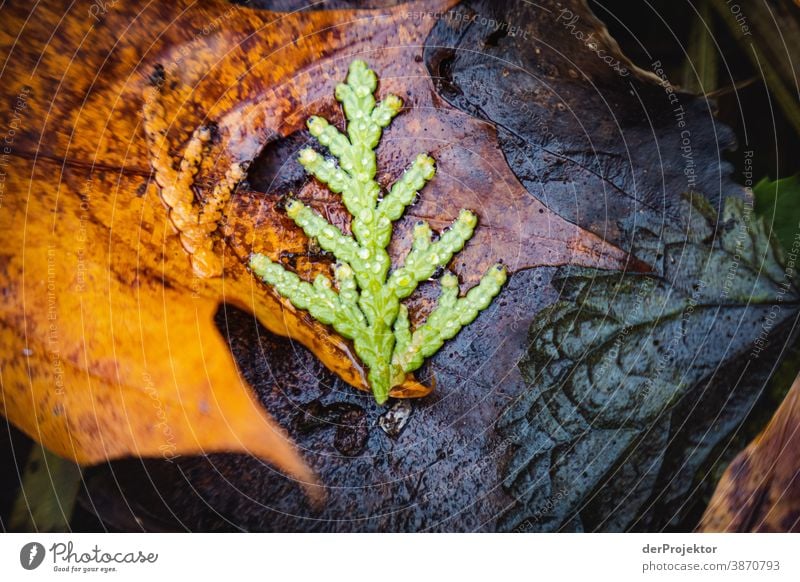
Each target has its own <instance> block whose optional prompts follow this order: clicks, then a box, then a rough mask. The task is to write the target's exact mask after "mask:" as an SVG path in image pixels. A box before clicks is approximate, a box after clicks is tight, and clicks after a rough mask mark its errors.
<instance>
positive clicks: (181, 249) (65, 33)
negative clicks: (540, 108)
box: [0, 0, 628, 483]
mask: <svg viewBox="0 0 800 582" xmlns="http://www.w3.org/2000/svg"><path fill="white" fill-rule="evenodd" d="M452 4H454V2H452V1H451V0H446V1H438V2H422V3H416V4H412V5H406V6H400V7H397V8H394V9H388V10H363V11H320V12H302V13H293V14H278V13H271V12H267V11H260V10H251V9H248V8H246V7H239V6H232V5H230V4H228V3H226V2H219V1H207V2H203V3H194V2H183V1H178V2H169V3H166V2H163V3H143V2H119V3H115V4H113V5H109V8H108V10H107V11H106V12H104V13H103V14H99V15H95V16H94V17H91V16H90V15H89V14H88V13H87V5H86V4H85V3H84V4H80V5H73V4H71V3H67V2H50V3H48V4H47V5H42V4H36V5H35V6H29V5H25V4H22V3H20V4H18V5H16V6H13V7H10V8H6V7H4V8H3V9H2V12H3V21H4V26H3V27H2V30H0V46H2V47H3V56H4V63H5V68H4V69H3V70H2V75H1V76H0V87H2V89H0V91H2V92H3V99H2V100H0V120H11V119H14V116H18V117H19V118H20V119H19V120H18V122H17V129H16V131H15V133H14V136H13V139H12V140H11V141H12V143H10V144H3V145H8V146H9V149H8V151H7V152H6V153H5V154H4V158H3V162H4V164H5V165H4V167H3V170H4V172H5V181H4V191H3V199H2V207H0V229H2V231H3V233H4V235H3V245H2V258H1V259H0V260H1V261H2V269H0V289H2V291H3V294H4V301H3V303H2V307H0V321H2V329H1V330H0V338H2V339H0V341H1V342H2V344H1V345H0V370H1V372H0V373H1V374H2V400H0V411H2V413H3V414H5V415H6V416H7V417H8V418H9V419H11V421H12V422H13V423H14V424H16V425H17V426H19V427H20V428H22V429H23V430H24V431H25V432H26V433H28V434H29V435H31V436H32V437H34V438H35V439H36V440H38V441H40V442H42V443H44V444H45V445H46V446H48V447H49V448H51V449H52V450H54V451H56V452H57V453H59V454H61V455H64V456H66V457H70V458H73V459H75V460H77V461H79V462H81V463H94V462H98V461H101V460H104V459H112V458H118V457H122V456H127V455H139V456H153V455H188V454H199V453H210V452H215V451H235V452H245V453H249V454H252V455H257V456H259V457H261V458H263V459H265V460H266V461H268V462H270V463H273V464H275V465H276V466H277V467H279V468H280V469H281V470H283V471H285V472H287V473H289V474H291V475H294V476H295V477H297V478H298V479H299V480H300V481H302V482H305V483H312V482H313V476H312V474H311V471H310V470H309V469H308V468H307V467H306V465H305V464H304V462H303V461H302V459H301V455H300V454H299V452H298V451H297V450H296V449H295V448H294V446H293V445H292V444H291V443H290V442H289V440H288V438H287V436H286V434H285V433H284V431H283V430H282V429H281V428H280V424H279V422H276V421H275V420H274V419H272V418H270V416H269V415H268V411H265V410H263V409H262V407H261V405H260V404H259V403H258V402H257V400H256V399H255V397H254V395H253V393H252V391H251V389H250V388H249V387H248V386H247V385H246V383H245V382H244V381H243V379H242V378H241V376H240V375H239V373H238V371H237V368H236V364H235V362H234V360H233V358H232V356H231V354H230V352H229V350H228V347H227V345H226V342H225V340H224V338H223V336H222V335H221V334H220V332H219V331H218V329H217V328H216V326H215V324H214V321H213V316H214V313H215V312H216V310H217V309H218V307H219V306H220V305H221V304H222V303H225V302H227V303H230V304H233V305H236V306H238V307H240V308H243V309H247V310H250V311H252V312H253V313H254V314H255V315H256V317H257V318H258V320H259V321H260V322H261V323H262V324H263V325H264V326H265V327H266V328H267V329H268V330H270V331H272V332H274V333H277V334H281V335H284V336H288V337H291V338H293V339H294V340H296V341H298V342H300V343H301V344H303V345H305V346H306V347H307V348H309V349H310V350H311V351H312V352H313V353H314V354H315V355H316V356H317V357H318V358H319V359H320V360H321V361H322V362H323V363H324V364H325V365H326V366H327V367H328V368H330V369H331V370H332V371H333V372H335V373H336V374H338V375H339V376H340V377H341V378H342V379H344V380H345V381H346V382H348V383H349V384H350V385H352V386H354V387H356V388H358V389H361V390H366V389H368V388H367V385H366V383H365V379H364V373H363V370H362V367H361V365H360V364H359V362H358V360H357V359H356V358H355V357H354V355H353V352H352V349H351V347H350V345H349V344H348V343H347V342H346V341H344V340H342V339H341V338H339V337H337V336H336V335H335V334H333V333H332V332H330V330H328V329H327V328H325V327H324V326H322V325H320V324H318V323H316V322H314V321H313V320H312V319H310V318H309V317H308V316H307V315H306V314H304V313H302V312H299V311H297V310H295V309H294V308H292V307H291V305H289V304H288V302H286V301H284V300H282V299H281V298H280V297H278V296H277V295H276V294H275V293H274V292H273V291H272V290H271V289H270V288H269V287H268V286H266V285H264V284H263V283H260V282H258V281H257V280H255V278H253V277H252V276H251V274H250V272H249V271H248V270H247V269H246V268H245V266H244V265H245V264H246V262H247V260H248V257H249V256H250V254H251V253H253V252H258V253H263V254H265V255H267V256H269V257H270V258H271V259H272V260H276V261H277V260H281V259H282V258H283V257H285V256H287V255H289V254H292V253H299V254H300V255H308V247H309V241H308V240H307V239H306V238H305V236H304V235H303V233H302V232H301V231H300V230H299V229H298V228H297V227H296V226H295V225H294V224H293V223H292V222H291V220H290V219H288V218H287V217H286V216H285V213H284V212H283V211H282V210H281V208H280V205H281V196H283V195H286V194H288V193H287V192H278V193H267V192H257V191H252V190H249V189H247V188H246V187H244V188H243V187H240V188H239V190H238V191H236V192H232V186H231V185H230V182H235V181H238V177H239V176H235V177H233V178H231V175H230V174H227V178H226V173H227V172H228V171H229V169H230V168H232V167H238V164H247V163H249V162H251V161H252V160H253V159H254V158H256V156H259V155H263V153H262V150H264V148H265V147H269V144H271V143H273V142H275V141H276V140H277V139H279V138H281V137H285V136H289V135H291V134H293V133H295V132H297V131H300V130H302V129H303V124H304V122H305V120H306V119H307V118H308V117H309V116H310V115H312V114H316V115H325V116H326V117H327V118H328V119H330V120H331V121H332V122H337V120H339V121H341V114H340V112H339V110H338V108H337V107H336V103H335V101H334V99H333V90H332V89H333V87H334V86H335V84H336V83H337V82H338V81H339V80H340V79H342V78H343V77H344V76H345V75H346V69H347V66H348V64H349V63H350V62H351V61H352V60H353V59H354V58H363V59H365V60H368V61H369V63H370V66H371V67H372V68H373V69H374V70H376V71H377V72H378V74H379V76H380V78H381V87H380V88H379V90H378V93H379V96H380V95H382V94H384V93H388V92H394V93H397V94H399V95H401V96H403V99H404V101H405V109H404V111H403V112H401V114H400V115H399V116H398V117H397V118H396V120H395V122H394V123H393V125H392V127H391V129H390V130H389V131H387V133H386V135H385V136H384V139H383V141H382V142H381V145H380V147H379V149H378V167H379V169H380V173H379V179H380V180H381V182H382V183H387V184H388V183H391V182H392V181H393V180H394V179H396V178H397V177H398V176H399V175H400V174H401V173H402V171H403V169H404V167H405V164H406V163H407V162H408V160H411V159H413V155H414V154H416V152H417V151H418V150H419V149H420V147H423V148H424V149H426V150H427V151H429V152H430V153H431V155H432V156H433V157H434V158H435V159H436V160H437V164H438V168H439V173H438V174H437V178H436V179H435V180H434V181H433V182H432V183H431V184H430V185H429V186H428V188H427V189H426V196H425V199H424V200H423V201H421V202H420V203H419V204H418V205H416V206H415V207H413V208H412V209H411V211H410V212H409V213H408V215H407V216H405V217H404V218H403V219H401V221H399V222H398V223H397V225H396V226H397V227H396V229H395V240H396V241H397V242H396V243H395V244H393V247H390V249H389V251H390V254H391V256H392V257H393V258H397V257H401V256H403V255H404V254H405V251H406V250H407V248H406V247H407V245H409V244H410V241H411V236H410V233H411V228H412V227H413V224H414V223H415V222H416V220H418V219H419V218H425V219H426V220H427V221H429V222H430V223H431V225H432V226H433V227H434V228H441V227H443V226H444V225H446V224H449V223H450V222H451V221H452V219H453V218H454V217H455V216H456V215H457V213H458V210H459V209H460V208H462V207H463V208H473V209H475V211H476V213H477V214H478V216H479V218H480V224H481V227H480V228H479V229H478V230H477V231H476V233H475V236H474V237H473V239H472V240H471V241H470V243H469V244H468V245H467V247H466V248H465V249H464V250H463V251H462V253H461V254H460V256H459V261H458V263H457V264H455V265H453V266H452V269H453V270H454V271H455V272H456V273H457V274H458V275H459V277H460V279H461V283H462V285H463V286H464V288H469V287H471V286H472V285H474V284H475V283H476V282H477V277H479V275H480V274H481V273H483V272H484V271H485V270H486V269H487V268H488V267H489V265H490V264H491V263H494V262H495V261H496V260H498V259H502V260H503V262H504V263H505V265H506V266H507V267H508V270H509V272H514V271H517V270H520V269H523V268H527V267H531V266H538V265H563V264H575V265H582V266H590V267H599V268H605V269H622V268H624V266H625V264H626V262H627V261H628V256H627V255H626V254H625V253H623V252H622V251H620V250H619V249H618V248H616V247H614V246H612V245H610V244H608V243H606V242H604V241H603V240H602V239H600V238H598V237H597V236H595V235H593V234H590V233H588V232H586V231H584V230H582V229H580V228H579V227H577V226H575V225H573V224H571V223H569V222H567V221H565V220H563V219H562V218H560V217H559V216H558V215H556V214H555V213H553V212H551V211H550V210H549V209H548V208H547V207H545V206H543V205H542V204H541V203H540V202H538V201H537V200H536V199H535V198H534V197H533V196H531V195H529V194H528V193H527V192H526V191H525V190H524V188H523V187H522V186H521V184H520V183H519V182H518V181H517V179H516V177H515V176H514V175H513V173H512V172H511V170H510V169H509V168H508V166H507V164H506V161H505V159H504V157H503V155H502V152H501V150H500V149H499V147H498V145H497V141H496V133H495V129H494V127H493V126H492V125H490V124H488V123H485V122H482V121H480V120H477V119H474V118H472V117H469V116H467V115H465V114H464V113H462V112H460V111H457V110H455V109H453V108H451V107H450V106H449V105H447V104H446V103H445V102H444V101H443V100H442V99H440V98H439V97H438V95H437V93H436V91H435V87H434V82H433V80H432V79H431V78H430V76H429V74H428V71H427V70H426V68H425V66H424V63H423V59H422V58H421V56H422V51H423V46H424V43H425V39H426V37H427V35H428V33H429V31H430V29H431V27H432V26H433V24H434V23H435V19H434V18H432V17H430V16H427V15H428V14H430V13H436V12H441V11H442V10H446V9H447V8H448V7H449V6H451V5H452ZM157 66H161V67H163V70H164V74H165V79H166V83H165V85H164V87H163V89H162V91H161V92H160V100H159V107H163V112H162V113H163V121H164V124H165V127H164V128H163V129H164V133H163V138H164V143H163V144H162V145H163V148H161V149H160V150H159V151H160V153H159V154H158V155H163V156H164V157H163V159H160V160H158V159H156V160H154V158H153V155H152V153H151V151H150V150H149V149H148V139H147V138H146V135H145V131H144V123H143V109H144V108H145V101H146V98H147V95H148V91H149V90H150V87H151V75H152V73H153V71H154V70H156V68H157ZM20 95H23V97H24V102H25V105H24V107H23V108H22V109H21V111H19V112H18V111H17V110H16V109H15V103H16V102H17V101H18V97H19V96H20ZM209 124H214V125H215V126H216V128H217V130H216V132H215V137H214V139H209V140H208V143H204V144H200V145H202V146H203V147H202V148H201V149H203V150H204V152H205V153H204V154H203V155H202V156H200V155H196V154H197V151H195V150H196V149H197V148H198V147H199V146H198V143H195V141H193V139H192V136H193V135H195V136H196V135H197V133H196V132H198V131H202V130H199V129H198V128H201V127H203V126H207V125H209ZM205 137H209V136H203V137H201V138H195V140H200V141H202V140H203V139H204V138H205ZM187 148H188V149H189V158H191V161H190V165H191V164H193V163H194V162H197V165H196V167H194V166H192V167H191V168H190V172H189V173H190V174H192V180H191V181H192V184H191V188H190V189H191V190H192V191H193V193H194V196H195V200H194V201H190V200H188V199H186V197H185V196H183V194H181V193H174V192H173V193H170V192H167V193H166V195H165V192H164V190H163V188H161V189H160V188H159V187H158V186H157V184H156V180H155V179H154V178H155V176H154V173H153V172H152V168H153V166H155V167H156V168H158V167H159V165H160V166H162V167H163V168H172V171H173V172H176V171H179V169H180V160H181V159H186V157H187ZM192 148H195V149H192ZM198 151H199V150H198ZM193 152H194V153H193ZM195 170H196V174H194V172H195ZM226 179H227V180H228V181H229V183H228V185H226V186H224V187H223V188H222V195H221V196H218V194H219V193H220V190H219V189H218V190H217V193H215V187H214V185H215V184H219V183H221V182H223V181H225V180H226ZM187 184H188V182H187ZM162 186H163V184H162ZM226 189H228V190H229V191H227V192H226V191H225V190H226ZM295 194H296V195H297V197H298V198H300V199H301V200H303V201H304V202H306V203H307V204H310V205H311V206H312V207H314V208H315V209H317V210H319V211H320V212H322V213H323V215H325V216H326V217H327V218H329V219H330V220H331V221H333V222H334V223H336V222H337V221H339V223H340V224H337V226H340V227H341V228H343V229H344V230H345V231H347V229H348V224H347V223H346V219H345V218H344V217H346V213H345V212H344V211H343V208H342V205H341V203H340V201H339V200H338V198H336V197H335V196H334V195H332V194H331V193H330V192H328V191H327V190H326V189H324V188H322V187H321V186H320V185H319V184H316V183H314V182H313V181H308V182H307V183H305V185H304V186H303V187H302V188H301V190H300V191H298V192H296V193H295ZM172 195H175V196H178V198H170V196H172ZM586 195H593V194H592V193H586ZM595 195H601V194H599V193H598V194H595ZM181 196H183V197H182V198H181ZM215 197H216V198H215ZM181 204H183V207H182V208H183V209H182V210H181V211H180V213H181V216H177V215H176V214H175V208H176V207H177V206H180V205H181ZM187 204H189V206H186V205H187ZM191 204H196V206H192V205H191ZM204 209H210V210H207V211H206V212H207V213H208V216H210V217H211V218H209V220H208V221H207V222H203V219H202V215H203V212H204ZM187 217H188V218H190V222H191V224H189V225H188V226H187V225H186V224H178V225H177V226H178V228H177V229H176V228H175V226H176V225H175V222H176V220H175V219H176V218H177V219H178V222H180V220H181V219H182V218H183V219H185V218H187ZM196 219H197V222H193V221H195V220H196ZM195 224H207V225H210V226H207V228H205V229H201V230H198V229H197V228H195V226H194V225H195ZM212 226H213V228H212ZM187 233H188V234H187ZM198 249H201V250H200V252H201V253H202V257H201V259H202V262H203V264H205V263H209V264H211V263H213V269H210V270H209V271H208V272H206V271H204V270H203V269H202V268H201V269H199V272H200V274H201V275H204V274H219V275H220V276H211V277H206V276H198V274H197V273H198V270H197V269H195V270H193V267H192V262H191V260H190V256H191V257H193V258H194V259H195V260H196V259H197V257H198ZM187 251H189V252H187ZM330 268H331V263H330V261H326V260H324V259H319V260H317V259H311V258H306V257H305V256H301V257H300V259H299V260H298V261H297V265H296V269H297V272H298V274H300V275H301V276H303V277H304V278H308V279H310V278H311V277H312V276H313V274H314V273H315V272H328V271H329V270H330ZM425 307H426V306H425V305H424V301H418V302H417V303H416V304H415V303H413V302H412V304H411V306H410V309H411V310H412V318H413V317H414V313H413V312H414V311H415V310H417V311H419V312H421V311H424V309H425ZM428 390H429V389H428V388H426V387H424V386H422V385H420V384H416V383H410V384H408V385H404V386H400V387H398V388H397V389H396V390H395V392H393V393H392V395H393V396H398V397H409V396H422V395H424V394H426V393H427V391H428ZM278 420H280V419H278Z"/></svg>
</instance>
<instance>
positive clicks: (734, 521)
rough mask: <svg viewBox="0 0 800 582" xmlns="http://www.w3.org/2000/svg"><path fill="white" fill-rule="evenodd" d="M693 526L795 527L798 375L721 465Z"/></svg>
mask: <svg viewBox="0 0 800 582" xmlns="http://www.w3.org/2000/svg"><path fill="white" fill-rule="evenodd" d="M698 529H699V530H700V531H704V532H798V531H800V376H798V377H797V379H796V380H795V381H794V384H793V385H792V387H791V388H790V390H789V393H788V394H787V395H786V398H785V399H784V401H783V403H781V405H780V407H779V408H778V410H777V412H776V413H775V415H774V416H773V417H772V420H771V421H770V422H769V424H768V425H767V427H766V428H765V429H764V431H763V432H762V433H761V434H760V435H759V436H758V437H757V438H756V439H755V440H754V441H753V442H752V443H750V444H749V445H748V446H747V448H746V449H745V450H744V451H742V452H741V453H739V455H738V456H737V457H736V458H735V459H734V460H733V462H732V463H731V464H730V466H729V467H728V469H727V470H726V471H725V474H724V475H723V476H722V479H720V481H719V483H718V484H717V489H716V491H715V492H714V496H713V497H712V498H711V502H710V503H709V504H708V507H707V508H706V511H705V514H704V515H703V519H702V520H701V521H700V525H699V526H698Z"/></svg>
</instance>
